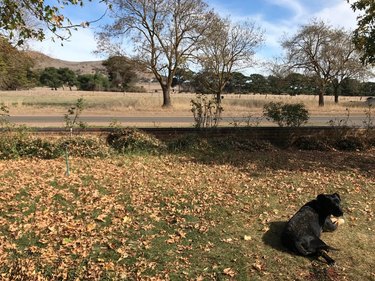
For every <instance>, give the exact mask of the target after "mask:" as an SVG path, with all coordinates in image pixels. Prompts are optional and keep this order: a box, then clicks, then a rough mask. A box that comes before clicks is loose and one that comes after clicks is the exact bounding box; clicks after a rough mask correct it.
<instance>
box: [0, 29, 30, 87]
mask: <svg viewBox="0 0 375 281" xmlns="http://www.w3.org/2000/svg"><path fill="white" fill-rule="evenodd" d="M32 66H33V61H32V60H31V59H30V58H29V56H27V54H26V53H24V52H22V51H19V50H17V49H16V48H15V47H13V46H12V45H11V44H10V43H9V41H8V40H6V39H5V38H3V37H1V36H0V89H2V90H16V89H20V88H28V87H29V86H30V77H29V75H30V74H31V71H30V69H31V67H32Z"/></svg>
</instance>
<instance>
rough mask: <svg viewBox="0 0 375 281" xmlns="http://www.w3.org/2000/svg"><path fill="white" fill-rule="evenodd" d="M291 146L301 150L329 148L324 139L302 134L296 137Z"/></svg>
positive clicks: (326, 149)
mask: <svg viewBox="0 0 375 281" xmlns="http://www.w3.org/2000/svg"><path fill="white" fill-rule="evenodd" d="M292 146H293V147H296V148H298V149H301V150H318V151H328V150H330V149H331V147H330V146H329V144H328V143H327V141H326V140H322V139H320V138H317V137H310V136H303V137H299V138H297V139H296V140H295V141H294V142H293V144H292Z"/></svg>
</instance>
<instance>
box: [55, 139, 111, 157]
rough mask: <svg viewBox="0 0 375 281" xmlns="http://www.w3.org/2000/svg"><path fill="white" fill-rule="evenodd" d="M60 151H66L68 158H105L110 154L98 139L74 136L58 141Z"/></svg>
mask: <svg viewBox="0 0 375 281" xmlns="http://www.w3.org/2000/svg"><path fill="white" fill-rule="evenodd" d="M58 147H59V149H60V150H61V151H65V149H66V148H67V149H68V153H69V155H70V156H76V157H88V158H93V157H106V156H108V155H109V154H110V152H109V148H108V146H107V145H106V144H105V142H104V141H101V140H100V139H99V138H93V137H80V136H74V137H69V138H63V139H60V140H59V141H58Z"/></svg>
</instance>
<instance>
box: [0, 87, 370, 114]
mask: <svg viewBox="0 0 375 281" xmlns="http://www.w3.org/2000/svg"><path fill="white" fill-rule="evenodd" d="M81 97H83V98H84V100H85V102H86V108H85V113H86V114H103V115H105V114H107V115H110V114H113V113H114V112H116V113H118V114H124V115H126V114H138V115H141V114H144V115H147V114H161V115H168V114H173V115H175V116H191V115H192V113H191V102H190V101H191V100H192V99H194V98H195V94H192V93H189V94H188V93H174V94H172V105H173V107H172V108H170V109H168V110H166V109H162V108H161V105H162V93H161V92H160V91H158V92H154V93H112V92H83V91H69V90H68V89H66V90H58V91H52V90H50V89H43V88H38V89H34V90H29V91H12V92H7V91H2V92H0V103H5V105H7V106H8V107H9V108H10V113H11V114H27V113H33V114H36V113H38V114H61V113H62V112H65V111H66V110H67V108H69V106H71V105H73V104H74V103H75V102H76V100H77V99H78V98H81ZM271 101H274V102H278V101H280V102H286V103H297V102H303V103H304V104H305V105H306V107H307V108H308V110H309V111H310V113H311V114H312V115H341V116H344V115H346V114H347V112H348V111H347V109H349V111H350V114H363V112H364V110H365V108H366V106H365V100H364V99H362V98H361V97H340V103H339V104H335V103H334V100H333V97H332V96H326V97H325V106H324V107H319V106H318V97H317V96H304V95H302V96H288V95H283V96H278V95H252V94H249V95H245V94H242V95H238V94H228V95H224V99H223V101H222V105H223V108H224V112H223V116H248V115H253V116H260V115H261V114H262V110H263V106H264V105H265V104H266V103H269V102H271Z"/></svg>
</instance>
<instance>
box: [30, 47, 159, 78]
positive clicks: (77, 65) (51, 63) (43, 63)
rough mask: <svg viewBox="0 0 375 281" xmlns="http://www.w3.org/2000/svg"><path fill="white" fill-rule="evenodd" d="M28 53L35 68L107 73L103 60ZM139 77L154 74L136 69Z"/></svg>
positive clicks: (78, 72)
mask: <svg viewBox="0 0 375 281" xmlns="http://www.w3.org/2000/svg"><path fill="white" fill-rule="evenodd" d="M27 53H28V55H29V56H30V57H31V58H32V59H33V60H34V62H35V65H34V69H44V68H46V67H55V68H64V67H67V68H69V69H71V70H73V71H74V72H76V73H77V74H95V73H97V72H100V73H106V69H105V67H104V66H103V65H102V63H103V60H100V61H80V62H74V61H65V60H59V59H55V58H51V57H49V56H47V55H45V54H43V53H40V52H35V51H28V52H27ZM135 72H136V73H137V76H138V79H141V80H151V79H152V78H154V75H153V74H152V73H150V72H142V71H140V70H139V69H136V70H135Z"/></svg>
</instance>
